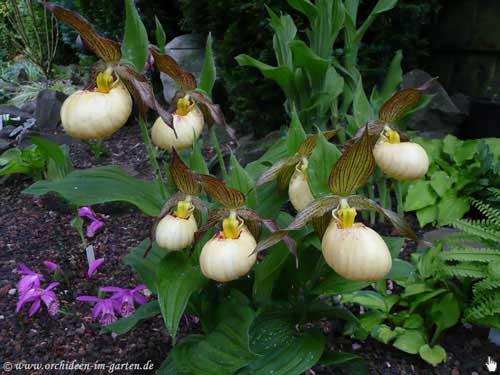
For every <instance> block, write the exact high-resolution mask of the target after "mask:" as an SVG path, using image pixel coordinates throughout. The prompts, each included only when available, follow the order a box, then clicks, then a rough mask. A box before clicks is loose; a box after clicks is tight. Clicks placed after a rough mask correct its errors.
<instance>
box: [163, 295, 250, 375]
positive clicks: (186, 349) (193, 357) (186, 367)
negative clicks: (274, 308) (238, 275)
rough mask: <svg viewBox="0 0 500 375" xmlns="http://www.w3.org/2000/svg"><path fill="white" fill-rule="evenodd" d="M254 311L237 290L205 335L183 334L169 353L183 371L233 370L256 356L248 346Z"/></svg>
mask: <svg viewBox="0 0 500 375" xmlns="http://www.w3.org/2000/svg"><path fill="white" fill-rule="evenodd" d="M254 317H255V313H254V312H253V310H252V309H251V308H250V307H249V306H248V302H247V303H244V302H242V298H238V296H237V293H235V292H233V293H232V295H231V296H230V297H229V298H228V299H227V300H226V301H225V302H224V303H222V304H221V305H220V308H219V323H218V324H217V326H216V327H215V329H214V330H213V331H212V332H210V333H209V334H208V335H207V336H202V335H191V336H188V337H186V338H184V339H183V340H182V341H181V342H180V343H179V344H178V345H177V346H176V347H175V348H174V349H173V350H172V351H171V353H170V355H171V356H172V357H173V360H174V363H175V367H176V368H177V370H178V371H179V372H180V373H182V374H192V375H221V374H234V373H236V371H238V370H239V369H241V368H243V367H244V366H246V365H247V364H248V363H249V362H250V361H252V360H254V359H255V358H257V355H256V354H254V353H252V352H251V350H250V348H249V329H250V325H251V324H252V322H253V320H254Z"/></svg>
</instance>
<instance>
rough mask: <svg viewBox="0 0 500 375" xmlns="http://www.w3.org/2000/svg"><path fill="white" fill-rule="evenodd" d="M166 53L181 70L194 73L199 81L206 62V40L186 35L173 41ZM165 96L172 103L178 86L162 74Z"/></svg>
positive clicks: (166, 47)
mask: <svg viewBox="0 0 500 375" xmlns="http://www.w3.org/2000/svg"><path fill="white" fill-rule="evenodd" d="M165 53H166V54H168V55H170V56H172V57H173V58H174V59H175V60H176V61H177V63H178V64H179V65H180V66H181V68H182V69H183V70H185V71H187V72H191V73H193V74H194V75H195V76H196V78H197V79H198V77H199V75H200V73H201V70H202V68H203V63H204V61H205V40H204V38H203V37H202V36H201V35H199V34H185V35H180V36H178V37H175V38H174V39H172V40H171V41H170V42H169V43H168V44H167V45H166V46H165ZM161 81H162V83H163V96H164V97H165V100H166V101H167V102H170V101H171V100H172V98H173V97H174V95H175V93H176V91H177V89H178V88H177V85H176V83H175V82H174V80H173V79H172V78H170V77H169V76H167V75H166V74H164V73H162V74H161Z"/></svg>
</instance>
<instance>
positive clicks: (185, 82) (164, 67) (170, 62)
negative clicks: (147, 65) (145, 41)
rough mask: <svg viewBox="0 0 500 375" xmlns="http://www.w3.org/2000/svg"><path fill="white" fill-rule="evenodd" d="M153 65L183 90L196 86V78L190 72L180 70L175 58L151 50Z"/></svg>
mask: <svg viewBox="0 0 500 375" xmlns="http://www.w3.org/2000/svg"><path fill="white" fill-rule="evenodd" d="M151 52H152V54H153V58H154V60H155V66H156V68H157V69H158V70H159V71H160V72H163V73H165V74H166V75H168V76H169V77H170V78H172V79H173V80H174V81H175V82H176V83H177V84H178V85H179V86H180V87H182V89H183V90H185V91H190V90H194V89H195V88H196V78H195V77H194V75H193V74H192V73H189V72H186V71H184V70H182V68H181V67H180V65H179V64H178V63H177V61H175V59H174V58H173V57H171V56H169V55H166V54H163V53H160V52H158V51H156V50H154V49H152V50H151Z"/></svg>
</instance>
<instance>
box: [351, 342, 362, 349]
mask: <svg viewBox="0 0 500 375" xmlns="http://www.w3.org/2000/svg"><path fill="white" fill-rule="evenodd" d="M358 349H361V345H360V344H358V343H354V344H352V350H358Z"/></svg>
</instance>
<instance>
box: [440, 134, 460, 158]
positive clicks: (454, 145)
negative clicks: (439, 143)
mask: <svg viewBox="0 0 500 375" xmlns="http://www.w3.org/2000/svg"><path fill="white" fill-rule="evenodd" d="M461 143H462V141H461V140H460V139H458V138H457V137H455V136H454V135H451V134H448V135H447V136H446V137H444V139H443V152H444V153H445V154H448V156H449V157H450V159H451V158H453V155H454V154H455V151H456V150H457V149H458V148H459V147H460V145H461Z"/></svg>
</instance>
